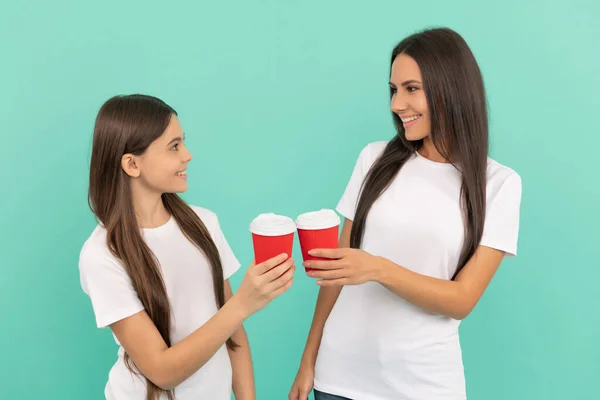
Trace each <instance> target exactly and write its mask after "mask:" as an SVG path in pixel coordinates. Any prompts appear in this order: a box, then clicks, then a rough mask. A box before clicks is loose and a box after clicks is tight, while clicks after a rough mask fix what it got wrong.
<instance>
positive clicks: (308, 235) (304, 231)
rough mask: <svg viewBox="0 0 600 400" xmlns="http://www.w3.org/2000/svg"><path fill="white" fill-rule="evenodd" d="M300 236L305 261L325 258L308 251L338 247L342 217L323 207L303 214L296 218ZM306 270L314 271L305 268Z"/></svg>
mask: <svg viewBox="0 0 600 400" xmlns="http://www.w3.org/2000/svg"><path fill="white" fill-rule="evenodd" d="M296 226H297V228H298V238H299V239H300V248H301V250H302V258H303V260H304V261H309V260H324V259H323V258H319V257H313V256H311V255H310V254H308V252H309V251H310V250H313V249H337V248H338V245H339V244H338V237H339V226H340V217H338V215H337V214H336V213H335V211H333V210H328V209H323V210H320V211H313V212H309V213H305V214H301V215H299V216H298V218H297V219H296ZM305 270H306V272H310V271H314V269H313V268H305Z"/></svg>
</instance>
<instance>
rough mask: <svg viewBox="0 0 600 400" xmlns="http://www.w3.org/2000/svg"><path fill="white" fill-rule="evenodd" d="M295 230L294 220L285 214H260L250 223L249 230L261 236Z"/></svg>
mask: <svg viewBox="0 0 600 400" xmlns="http://www.w3.org/2000/svg"><path fill="white" fill-rule="evenodd" d="M295 231H296V224H295V223H294V220H293V219H291V218H290V217H286V216H285V215H277V214H273V213H267V214H260V215H259V216H258V217H256V218H254V220H253V221H252V223H251V224H250V232H252V233H255V234H257V235H261V236H281V235H288V234H290V233H293V232H295Z"/></svg>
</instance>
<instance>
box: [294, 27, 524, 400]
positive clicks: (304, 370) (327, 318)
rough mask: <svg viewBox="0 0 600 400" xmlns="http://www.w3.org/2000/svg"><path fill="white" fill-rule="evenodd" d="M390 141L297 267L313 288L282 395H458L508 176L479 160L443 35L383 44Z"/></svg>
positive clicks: (515, 193) (503, 239) (482, 154)
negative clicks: (331, 234)
mask: <svg viewBox="0 0 600 400" xmlns="http://www.w3.org/2000/svg"><path fill="white" fill-rule="evenodd" d="M390 93H391V101H390V105H391V111H392V115H393V118H394V122H395V126H396V135H395V137H394V138H393V139H392V140H391V141H389V142H377V143H371V144H369V145H368V146H366V148H364V149H363V150H362V152H361V153H360V156H359V157H358V161H357V163H356V166H355V168H354V172H353V173H352V177H351V178H350V182H349V183H348V186H347V188H346V190H345V193H344V195H343V196H342V198H341V200H340V202H339V204H338V207H337V209H338V211H339V212H340V213H341V214H342V215H343V216H344V217H345V222H344V226H343V229H342V233H341V237H340V248H339V249H332V250H323V249H317V250H315V251H313V255H314V256H317V257H322V258H325V260H323V261H310V262H306V263H305V264H304V265H305V266H306V267H309V268H313V269H317V270H318V271H315V272H312V273H309V275H310V276H312V277H314V278H316V279H318V280H317V283H318V284H319V285H320V286H321V289H320V292H319V297H318V301H317V306H316V310H315V315H314V319H313V323H312V326H311V330H310V334H309V337H308V340H307V343H306V347H305V351H304V354H303V356H302V361H301V364H300V368H299V371H298V374H297V377H296V380H295V382H294V384H293V386H292V389H291V391H290V394H289V399H291V400H296V399H306V398H307V395H308V393H309V391H310V390H311V389H312V387H313V384H314V388H315V399H316V400H334V399H359V400H362V399H368V400H371V399H373V400H398V399H402V400H423V399H436V400H443V399H448V400H450V399H453V400H455V399H465V398H466V388H465V387H466V385H465V379H464V371H463V364H462V354H461V347H460V342H459V336H458V327H459V324H460V321H461V320H462V319H463V318H465V317H467V315H469V313H470V312H471V311H472V310H473V308H474V307H475V305H476V304H477V302H478V300H479V298H480V297H481V296H482V294H483V292H484V290H485V289H486V287H487V286H488V284H489V282H490V280H491V279H492V277H493V275H494V273H495V272H496V270H497V268H498V267H499V265H500V263H501V261H502V259H503V258H504V257H505V256H514V255H516V252H517V237H518V231H519V213H520V202H521V179H520V177H519V175H518V174H517V173H516V172H514V171H513V170H512V169H510V168H508V167H506V166H503V165H501V164H499V163H498V162H496V161H494V160H491V159H490V158H489V157H488V116H487V110H486V96H485V89H484V84H483V79H482V76H481V73H480V70H479V67H478V65H477V62H476V61H475V58H474V56H473V54H472V53H471V51H470V49H469V47H468V45H467V44H466V43H465V41H464V40H463V38H462V37H461V36H459V35H458V34H457V33H455V32H454V31H452V30H450V29H431V30H425V31H422V32H420V33H417V34H414V35H411V36H409V37H407V38H406V39H404V40H403V41H402V42H400V43H399V44H398V45H397V46H396V47H395V48H394V50H393V52H392V57H391V72H390Z"/></svg>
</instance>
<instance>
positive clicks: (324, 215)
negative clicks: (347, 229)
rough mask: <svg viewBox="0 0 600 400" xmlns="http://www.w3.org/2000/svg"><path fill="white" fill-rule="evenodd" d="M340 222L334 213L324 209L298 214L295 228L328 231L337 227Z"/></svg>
mask: <svg viewBox="0 0 600 400" xmlns="http://www.w3.org/2000/svg"><path fill="white" fill-rule="evenodd" d="M340 222H341V221H340V217H339V216H338V215H337V214H336V213H335V211H333V210H330V209H325V208H324V209H322V210H319V211H311V212H307V213H304V214H300V215H299V216H298V217H297V218H296V226H297V227H298V229H304V230H316V229H329V228H333V227H334V226H338V225H339V224H340Z"/></svg>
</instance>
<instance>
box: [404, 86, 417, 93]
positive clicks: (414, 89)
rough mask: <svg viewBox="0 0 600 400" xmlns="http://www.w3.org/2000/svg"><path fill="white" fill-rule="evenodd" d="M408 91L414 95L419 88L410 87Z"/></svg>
mask: <svg viewBox="0 0 600 400" xmlns="http://www.w3.org/2000/svg"><path fill="white" fill-rule="evenodd" d="M406 90H408V91H409V92H410V93H412V92H415V91H416V90H417V88H416V87H414V86H409V87H407V88H406Z"/></svg>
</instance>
